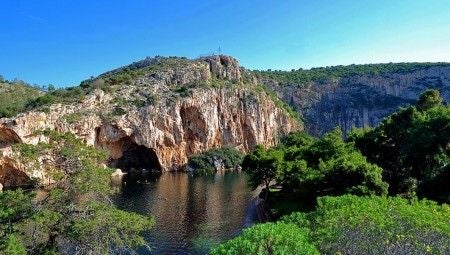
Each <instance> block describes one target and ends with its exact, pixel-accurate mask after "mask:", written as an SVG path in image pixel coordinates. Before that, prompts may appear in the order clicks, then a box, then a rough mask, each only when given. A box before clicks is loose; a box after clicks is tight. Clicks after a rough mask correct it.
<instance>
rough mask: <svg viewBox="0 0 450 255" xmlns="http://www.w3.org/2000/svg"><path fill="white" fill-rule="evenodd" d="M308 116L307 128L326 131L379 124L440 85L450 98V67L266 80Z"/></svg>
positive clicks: (318, 132)
mask: <svg viewBox="0 0 450 255" xmlns="http://www.w3.org/2000/svg"><path fill="white" fill-rule="evenodd" d="M262 82H263V83H265V84H267V85H268V86H269V87H270V88H271V89H272V90H274V91H275V92H277V94H278V95H279V96H280V97H281V98H283V100H284V101H285V102H287V103H289V104H290V105H292V106H294V107H295V108H296V110H297V111H298V112H299V113H300V114H301V115H302V116H303V117H304V119H305V129H306V130H307V131H308V132H309V133H311V134H314V135H322V134H323V133H325V132H327V131H330V130H331V129H333V128H335V127H336V126H340V127H341V129H342V130H343V131H344V133H346V132H348V131H350V130H351V129H352V128H353V127H364V126H375V125H377V124H378V123H379V122H380V121H381V120H382V119H383V118H384V117H386V116H387V115H389V114H391V113H393V112H395V111H396V110H397V109H398V108H399V107H401V106H406V105H409V104H411V103H414V102H415V101H416V100H417V99H418V97H419V95H420V93H422V92H423V91H424V90H426V89H429V88H435V89H438V90H439V91H440V92H441V94H442V96H443V98H444V99H445V100H446V101H447V102H449V101H450V67H448V66H435V67H429V68H424V69H420V70H416V71H412V72H408V73H392V74H384V75H358V76H352V77H349V78H341V79H336V80H331V81H324V82H310V83H307V84H298V85H297V84H292V85H283V86H281V85H279V84H278V83H277V82H274V81H272V80H263V81H262Z"/></svg>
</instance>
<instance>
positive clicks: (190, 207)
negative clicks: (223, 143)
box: [115, 173, 254, 254]
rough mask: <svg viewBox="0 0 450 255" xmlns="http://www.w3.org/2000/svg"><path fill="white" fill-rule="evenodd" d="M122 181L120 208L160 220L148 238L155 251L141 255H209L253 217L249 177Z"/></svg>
mask: <svg viewBox="0 0 450 255" xmlns="http://www.w3.org/2000/svg"><path fill="white" fill-rule="evenodd" d="M123 182H124V183H126V184H125V185H123V187H122V192H121V193H120V194H119V195H118V196H117V197H116V199H115V201H116V203H117V205H118V206H119V207H120V208H123V209H126V210H130V211H135V212H139V213H141V214H146V215H149V214H150V215H153V216H154V217H155V220H156V225H155V226H154V228H153V229H152V230H151V231H150V232H148V233H146V235H145V237H146V239H147V240H148V241H149V243H150V245H151V246H152V247H153V250H152V251H151V252H148V251H145V250H140V251H139V253H140V254H205V253H206V252H207V251H208V249H209V248H210V247H211V246H212V245H215V244H217V243H220V242H222V241H224V240H227V239H229V238H231V237H233V236H234V235H236V234H237V233H238V232H239V231H240V230H241V229H242V228H243V227H244V225H245V224H248V223H249V222H252V220H253V218H254V212H253V209H252V208H251V207H250V208H249V204H251V203H249V202H250V200H251V199H252V197H253V193H252V192H251V190H250V188H249V187H248V186H247V183H246V177H245V175H244V174H238V173H225V174H217V175H215V176H209V177H192V176H189V175H188V174H186V173H164V174H162V175H161V176H159V178H157V179H156V180H151V179H148V178H139V179H136V178H133V177H132V176H126V177H125V178H124V180H123Z"/></svg>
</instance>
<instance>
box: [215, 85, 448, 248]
mask: <svg viewBox="0 0 450 255" xmlns="http://www.w3.org/2000/svg"><path fill="white" fill-rule="evenodd" d="M449 110H450V105H444V104H443V100H442V98H441V96H440V94H439V92H438V91H437V90H427V91H425V92H424V93H422V95H421V96H420V98H419V101H418V102H417V104H416V105H413V106H409V107H407V108H403V109H400V110H399V111H397V112H396V113H394V114H392V115H391V116H389V117H388V118H386V119H385V120H384V121H383V122H382V123H381V124H380V125H379V126H377V127H374V128H369V129H357V130H355V131H353V132H352V133H351V134H350V136H349V138H348V139H347V140H343V139H342V134H341V133H340V131H339V129H335V130H334V131H332V132H330V133H328V134H326V135H324V136H323V137H322V138H315V137H311V136H310V135H308V134H305V133H301V132H300V133H294V134H291V135H289V136H287V137H285V138H284V139H283V140H282V143H281V144H280V145H279V146H278V147H277V148H269V149H265V148H263V147H260V146H258V147H257V148H256V149H255V150H254V151H253V152H252V153H250V154H248V155H247V156H246V157H245V158H244V161H243V165H242V166H243V170H244V171H246V172H248V174H249V176H250V180H249V183H250V184H251V185H252V186H253V187H256V186H258V185H261V184H262V185H264V187H265V190H264V193H263V194H262V196H264V198H265V201H266V206H267V210H268V211H269V212H270V215H271V217H272V218H273V219H277V218H279V217H281V220H280V221H279V222H278V223H276V224H295V225H296V227H292V226H291V227H285V228H281V227H277V231H276V233H274V234H273V237H272V238H268V237H266V236H265V233H267V232H270V231H273V230H272V229H274V226H276V224H275V225H274V223H266V224H261V225H257V226H254V227H252V228H250V229H248V230H246V231H244V233H243V234H242V235H241V236H238V237H236V238H235V239H232V240H230V241H228V242H226V243H224V244H222V245H220V246H219V247H217V248H215V249H213V250H212V251H211V253H212V254H245V251H246V250H245V249H251V251H253V252H251V253H254V254H303V253H304V254H310V253H311V252H314V251H313V250H311V248H310V247H311V245H312V247H313V248H315V249H317V250H318V251H319V252H320V253H322V254H450V207H449V205H448V203H450V188H449V186H448V183H449V180H450V178H449V176H450V168H449V163H450V148H449V144H450V112H449ZM273 183H276V185H273ZM388 194H389V195H390V197H388V196H386V195H388ZM419 199H422V200H419ZM432 200H434V201H432ZM280 226H285V225H280ZM249 233H252V235H250V234H249ZM293 233H298V234H293ZM255 236H258V238H255ZM300 237H301V238H302V240H301V241H299V240H297V239H296V238H300ZM299 242H306V244H305V245H304V246H303V247H304V250H297V248H296V244H297V243H299ZM312 254H314V253H312Z"/></svg>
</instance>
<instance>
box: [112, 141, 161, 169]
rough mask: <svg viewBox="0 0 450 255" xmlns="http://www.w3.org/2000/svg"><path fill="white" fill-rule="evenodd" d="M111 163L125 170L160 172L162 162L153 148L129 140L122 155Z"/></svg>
mask: <svg viewBox="0 0 450 255" xmlns="http://www.w3.org/2000/svg"><path fill="white" fill-rule="evenodd" d="M111 165H112V166H113V167H116V168H120V169H121V170H123V171H124V172H128V173H129V172H135V171H137V172H144V173H145V172H148V173H160V172H161V164H160V163H159V160H158V156H157V155H156V153H155V151H154V150H153V149H151V148H147V147H145V146H142V145H137V144H136V143H134V142H132V141H130V140H129V141H127V143H126V146H125V148H124V150H123V153H122V156H121V157H120V158H118V159H115V160H113V161H112V162H111Z"/></svg>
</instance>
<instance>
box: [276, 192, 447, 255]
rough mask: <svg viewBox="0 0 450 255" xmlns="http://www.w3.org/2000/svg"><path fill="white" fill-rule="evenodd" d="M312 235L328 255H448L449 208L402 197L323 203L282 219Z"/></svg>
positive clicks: (351, 197)
mask: <svg viewBox="0 0 450 255" xmlns="http://www.w3.org/2000/svg"><path fill="white" fill-rule="evenodd" d="M281 221H282V222H284V223H292V224H296V225H297V226H299V227H307V228H310V229H311V230H312V240H313V243H314V244H316V246H317V247H318V248H319V250H320V251H321V252H322V253H324V254H448V253H449V252H450V245H449V244H450V207H449V206H448V205H442V206H439V205H438V204H437V203H435V202H432V201H428V200H422V201H419V200H407V199H403V198H400V197H376V196H372V197H357V196H354V195H344V196H341V197H321V198H319V199H318V202H317V207H316V210H315V211H313V212H310V213H299V212H297V213H293V214H291V215H289V216H285V217H283V218H282V219H281Z"/></svg>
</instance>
